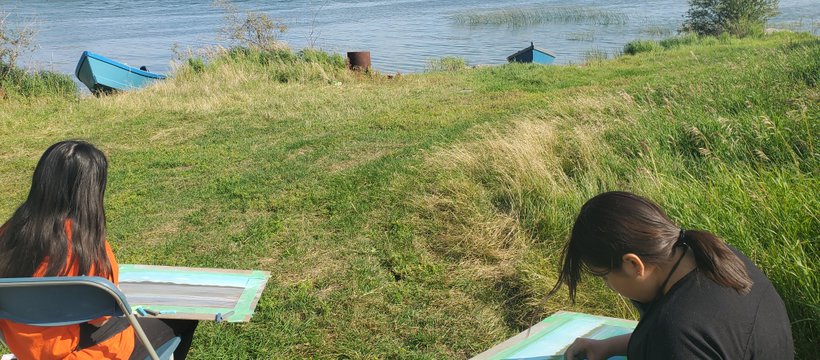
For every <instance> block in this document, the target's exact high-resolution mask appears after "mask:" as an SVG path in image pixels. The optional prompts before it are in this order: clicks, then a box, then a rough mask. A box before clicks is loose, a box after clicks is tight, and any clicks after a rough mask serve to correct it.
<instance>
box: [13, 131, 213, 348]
mask: <svg viewBox="0 0 820 360" xmlns="http://www.w3.org/2000/svg"><path fill="white" fill-rule="evenodd" d="M107 169H108V160H107V159H106V157H105V155H104V154H103V153H102V152H101V151H100V150H99V149H97V148H96V147H94V146H93V145H91V144H89V143H87V142H84V141H62V142H59V143H56V144H54V145H52V146H51V147H49V148H48V150H46V151H45V153H44V154H43V156H42V157H41V158H40V161H39V162H38V163H37V167H36V168H35V170H34V176H33V178H32V181H31V190H30V191H29V194H28V198H27V199H26V201H25V202H23V204H22V205H20V207H19V208H17V210H16V211H15V212H14V214H13V215H12V216H11V218H10V219H9V220H8V221H6V223H5V224H4V225H3V226H2V227H0V277H7V278H8V277H41V276H81V275H86V276H99V277H103V278H106V279H108V280H110V281H111V282H113V283H114V284H117V283H118V275H119V271H118V265H117V259H116V258H115V257H114V253H113V252H112V251H111V247H110V246H109V245H108V241H106V229H105V228H106V226H105V209H104V207H103V197H104V195H105V187H106V181H107V180H106V179H107ZM55 301H59V299H55ZM139 322H140V325H141V327H142V328H143V330H144V331H145V333H146V335H147V336H148V339H149V341H151V343H152V344H162V343H164V342H166V341H168V340H170V339H172V338H173V337H174V336H179V337H180V338H181V343H180V345H179V346H178V347H177V348H176V350H175V351H174V358H175V359H177V360H184V359H185V357H186V356H187V353H188V350H189V348H190V347H191V341H192V340H193V336H194V331H195V330H196V326H197V324H198V322H197V321H194V320H166V319H155V318H139ZM0 332H2V334H3V336H4V337H5V340H6V343H7V344H8V347H9V349H10V350H11V351H12V352H13V353H14V354H15V356H17V357H18V358H20V359H64V358H69V359H144V358H146V357H147V356H148V353H147V350H146V349H145V346H142V345H141V344H140V343H139V340H137V337H136V336H135V333H134V329H133V327H131V326H130V324H129V322H128V320H127V319H126V318H125V317H103V318H99V319H96V320H93V321H89V322H87V323H83V324H79V325H67V326H55V327H39V326H30V325H24V324H18V323H14V322H12V321H9V320H0Z"/></svg>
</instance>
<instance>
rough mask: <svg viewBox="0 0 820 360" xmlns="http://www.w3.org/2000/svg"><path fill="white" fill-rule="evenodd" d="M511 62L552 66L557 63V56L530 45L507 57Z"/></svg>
mask: <svg viewBox="0 0 820 360" xmlns="http://www.w3.org/2000/svg"><path fill="white" fill-rule="evenodd" d="M507 61H509V62H519V63H535V64H544V65H546V64H552V62H553V61H555V54H553V53H551V52H549V51H546V50H543V49H539V48H536V47H535V45H533V44H530V46H529V47H526V48H524V49H522V50H521V51H518V52H516V53H515V54H512V55H510V56H508V57H507Z"/></svg>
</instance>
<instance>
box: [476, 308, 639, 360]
mask: <svg viewBox="0 0 820 360" xmlns="http://www.w3.org/2000/svg"><path fill="white" fill-rule="evenodd" d="M637 324H638V322H637V321H633V320H625V319H617V318H611V317H605V316H596V315H589V314H583V313H576V312H568V311H559V312H557V313H555V314H553V315H551V316H550V317H548V318H546V319H544V320H542V321H541V322H540V323H538V324H536V325H535V326H533V327H532V328H530V329H529V331H528V330H524V331H523V332H521V333H520V334H518V335H516V336H513V337H512V338H509V339H507V340H506V341H504V342H502V343H500V344H498V345H496V346H494V347H492V348H491V349H489V350H487V351H485V352H483V353H481V354H478V355H477V356H475V357H473V358H472V359H473V360H513V359H516V360H524V359H526V360H551V359H564V356H563V354H564V352H565V351H566V350H567V348H568V347H569V346H570V345H571V344H572V342H573V341H575V339H576V338H579V337H586V338H592V339H606V338H609V337H612V336H618V335H623V334H628V333H630V332H632V330H633V329H635V325H637ZM528 332H529V336H527V334H528ZM614 359H626V358H625V357H622V356H616V357H612V358H610V360H614Z"/></svg>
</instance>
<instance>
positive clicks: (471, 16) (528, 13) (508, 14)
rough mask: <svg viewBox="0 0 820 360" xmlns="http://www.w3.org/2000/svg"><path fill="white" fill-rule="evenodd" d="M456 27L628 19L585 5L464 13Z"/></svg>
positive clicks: (608, 22)
mask: <svg viewBox="0 0 820 360" xmlns="http://www.w3.org/2000/svg"><path fill="white" fill-rule="evenodd" d="M452 19H453V21H455V22H456V23H457V24H462V25H469V26H481V25H495V26H498V25H504V26H512V27H526V26H533V25H540V24H567V23H573V24H593V25H623V24H626V23H627V22H628V21H629V16H628V15H626V14H624V13H621V12H617V11H613V10H606V9H600V8H594V7H585V6H549V7H535V8H520V7H515V8H502V9H495V10H481V11H478V10H475V11H465V12H461V13H458V14H455V15H453V17H452Z"/></svg>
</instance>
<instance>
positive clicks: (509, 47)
mask: <svg viewBox="0 0 820 360" xmlns="http://www.w3.org/2000/svg"><path fill="white" fill-rule="evenodd" d="M233 4H235V5H237V6H238V7H239V8H240V9H242V10H254V11H263V12H265V13H267V14H268V15H270V16H271V17H275V18H278V19H281V20H282V21H283V22H284V23H285V24H287V25H288V27H289V28H288V30H287V31H286V32H285V34H284V35H283V36H282V38H281V39H282V40H284V41H285V42H287V43H288V44H289V45H290V46H291V47H292V48H294V49H300V48H302V47H305V46H307V45H308V44H311V43H313V44H314V46H315V47H318V48H322V49H324V50H327V51H331V52H339V53H343V54H344V53H345V52H347V51H355V50H367V51H370V52H371V55H372V61H373V66H374V67H375V68H376V69H378V70H380V71H382V72H388V73H392V72H396V71H400V72H418V71H422V70H424V68H425V66H426V65H427V61H428V60H429V59H432V58H440V57H443V56H459V57H463V58H464V59H466V60H467V62H468V63H469V64H471V65H475V64H500V63H504V62H505V61H506V60H505V59H506V57H507V55H509V54H511V53H513V52H515V51H517V50H519V49H521V48H523V47H525V46H528V45H529V43H530V41H533V42H535V44H536V46H538V47H542V48H546V49H549V50H552V51H553V52H554V53H556V54H557V59H556V62H558V63H571V62H575V63H578V62H582V61H583V59H584V57H585V56H586V55H587V54H589V53H590V52H593V51H595V52H602V51H603V52H607V53H609V54H612V53H614V52H616V51H619V50H620V49H621V48H622V47H623V45H624V44H625V43H627V42H629V41H631V40H634V39H636V38H659V37H666V36H669V35H670V34H671V32H672V31H673V30H674V29H675V28H677V26H678V25H679V24H680V22H681V21H682V19H683V15H684V14H685V12H686V9H687V7H688V5H687V2H686V1H683V0H678V1H670V0H655V1H637V0H611V1H568V0H552V1H544V0H540V1H535V0H524V1H509V2H506V3H505V2H501V1H493V0H447V1H442V0H381V1H379V0H373V1H368V0H335V1H331V0H324V1H287V0H270V1H262V0H245V1H234V2H233ZM537 6H578V7H584V8H596V9H602V10H608V11H615V12H618V13H622V14H625V15H627V16H628V18H629V20H628V22H627V23H626V24H622V25H594V24H566V23H546V24H541V25H536V26H528V27H519V28H515V27H509V26H493V25H489V26H487V25H485V26H472V27H471V26H467V25H462V24H458V23H457V22H456V21H455V20H454V19H453V16H454V15H457V14H459V13H463V12H465V11H483V10H493V9H502V8H505V9H507V8H512V7H523V8H530V7H537ZM780 9H781V15H780V16H778V17H777V18H775V19H774V20H773V22H774V23H781V24H783V23H787V24H788V25H789V26H792V27H793V26H795V25H796V26H801V27H802V28H803V29H806V30H808V31H812V32H815V33H818V20H820V6H818V4H817V1H816V0H781V1H780ZM0 12H5V13H8V14H10V17H9V21H10V22H12V23H20V22H30V21H32V20H34V21H35V23H36V27H37V28H38V29H39V33H38V35H37V38H36V42H37V43H38V44H39V49H37V50H36V51H35V52H34V53H31V54H29V55H27V56H26V57H25V58H24V59H22V62H23V63H24V64H25V65H26V66H29V67H34V68H41V69H42V68H44V69H50V70H53V71H58V72H63V73H73V71H74V66H75V64H76V62H77V59H78V58H79V56H80V54H81V53H82V51H83V50H90V51H93V52H96V53H99V54H102V55H105V56H107V57H109V58H112V59H115V60H119V61H122V62H126V63H128V64H130V65H132V66H141V65H146V66H148V68H149V69H150V70H151V71H155V72H160V73H164V72H167V71H169V69H170V65H171V60H172V58H173V52H172V48H173V47H174V45H175V44H177V45H178V46H179V47H181V48H183V49H184V48H188V47H191V48H198V47H202V46H205V45H214V44H225V43H224V42H223V41H220V40H218V38H217V30H218V29H219V27H220V26H221V25H222V23H223V15H224V12H223V11H222V10H221V9H219V8H216V7H214V6H212V4H211V2H210V1H190V0H188V1H182V0H180V1H170V2H169V1H160V0H143V1H121V0H100V1H79V0H61V1H47V0H11V1H9V0H0ZM796 22H799V23H796ZM659 32H660V33H661V34H658V33H659ZM664 32H665V33H664Z"/></svg>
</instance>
